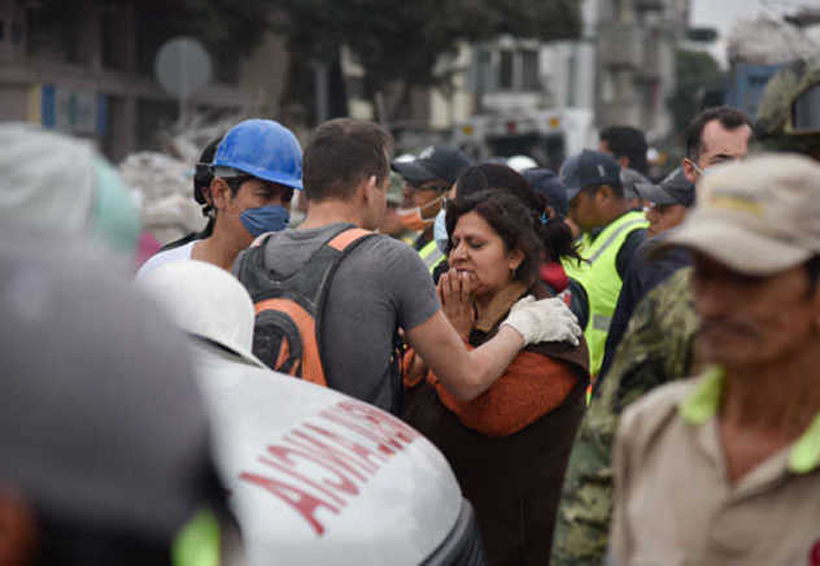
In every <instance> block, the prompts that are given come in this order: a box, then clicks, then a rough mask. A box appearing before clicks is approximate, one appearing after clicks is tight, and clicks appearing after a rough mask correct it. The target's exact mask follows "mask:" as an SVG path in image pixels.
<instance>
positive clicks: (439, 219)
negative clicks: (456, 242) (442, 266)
mask: <svg viewBox="0 0 820 566" xmlns="http://www.w3.org/2000/svg"><path fill="white" fill-rule="evenodd" d="M446 218H447V211H446V210H444V209H441V210H439V212H438V214H436V220H435V221H434V222H433V239H434V240H435V241H436V247H437V248H438V251H440V252H441V253H443V254H446V253H447V244H448V243H449V242H450V237H449V236H448V235H447V222H445V219H446Z"/></svg>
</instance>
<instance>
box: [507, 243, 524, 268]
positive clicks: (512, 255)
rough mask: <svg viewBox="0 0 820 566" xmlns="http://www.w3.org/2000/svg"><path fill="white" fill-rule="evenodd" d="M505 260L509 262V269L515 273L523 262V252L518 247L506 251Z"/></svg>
mask: <svg viewBox="0 0 820 566" xmlns="http://www.w3.org/2000/svg"><path fill="white" fill-rule="evenodd" d="M507 261H508V262H509V266H510V271H512V272H513V273H515V272H516V271H517V270H518V268H519V267H521V264H522V263H524V252H522V251H521V250H519V249H517V248H516V249H514V250H510V251H509V252H507Z"/></svg>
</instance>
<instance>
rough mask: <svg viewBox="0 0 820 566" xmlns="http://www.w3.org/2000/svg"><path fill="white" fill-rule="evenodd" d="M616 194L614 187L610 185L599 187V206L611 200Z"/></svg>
mask: <svg viewBox="0 0 820 566" xmlns="http://www.w3.org/2000/svg"><path fill="white" fill-rule="evenodd" d="M614 196H615V192H614V191H613V189H612V187H610V186H609V185H603V186H601V187H598V190H597V191H595V201H596V203H597V204H598V206H603V205H605V204H606V203H608V202H609V201H611V200H612V199H613V198H614Z"/></svg>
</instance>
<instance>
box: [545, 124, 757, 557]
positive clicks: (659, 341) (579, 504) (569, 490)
mask: <svg viewBox="0 0 820 566" xmlns="http://www.w3.org/2000/svg"><path fill="white" fill-rule="evenodd" d="M750 135H751V128H750V125H749V119H748V118H747V117H746V116H745V115H744V114H743V113H742V112H740V111H739V110H735V109H731V108H709V109H706V110H704V111H703V112H701V113H700V114H698V115H697V116H695V117H694V118H693V119H692V121H691V122H690V123H689V125H688V127H687V130H686V135H685V138H686V157H685V158H684V161H683V163H682V164H681V167H682V169H683V172H684V177H685V178H681V177H680V173H677V174H673V175H672V176H670V177H669V178H668V179H666V181H668V182H674V184H675V185H676V186H679V187H680V194H681V196H683V202H688V201H689V199H690V197H692V198H693V200H697V188H695V192H694V193H690V192H689V189H688V188H687V187H689V185H687V184H686V183H687V182H688V183H693V182H695V181H697V180H699V179H700V177H701V174H700V173H699V171H703V170H705V169H708V168H709V167H712V166H714V165H718V164H720V163H722V162H724V161H733V160H736V159H740V158H742V157H745V155H746V152H747V151H748V145H749V139H750ZM687 171H688V172H687ZM684 195H686V196H684ZM685 210H687V211H688V210H689V209H685ZM670 212H675V211H670ZM677 212H678V213H681V212H684V210H682V209H681V208H677ZM652 214H653V213H652V212H650V214H649V215H650V216H652ZM664 216H665V215H664ZM673 216H674V218H670V219H667V218H657V220H658V222H656V225H662V224H669V223H670V222H669V220H677V219H678V217H679V216H680V215H679V214H674V215H673ZM672 231H674V228H673V229H672ZM669 233H671V232H667V234H669ZM664 237H665V234H663V233H661V234H659V235H658V236H656V237H655V238H650V239H649V240H647V241H646V242H645V243H644V244H643V245H642V246H641V247H640V248H639V249H638V252H637V254H636V261H635V262H634V268H635V269H634V270H633V269H632V268H630V270H629V272H628V273H627V276H626V281H625V283H624V286H623V287H622V291H621V294H619V297H618V303H617V305H616V310H615V313H614V314H613V328H612V329H611V334H610V335H609V336H607V341H606V344H605V348H604V361H603V363H602V365H601V373H600V375H599V379H598V381H597V382H596V384H595V394H594V396H593V398H592V402H591V403H590V407H589V411H588V412H587V414H586V416H585V417H584V420H583V422H582V423H581V427H580V429H579V431H578V436H577V438H576V441H575V446H574V447H573V451H572V455H571V456H570V463H569V466H568V468H567V476H566V480H565V482H564V489H563V492H562V495H561V505H560V507H559V512H558V520H557V525H556V529H555V542H554V545H553V557H552V561H553V564H556V565H562V564H600V562H601V560H603V557H604V554H605V552H606V548H607V541H608V537H609V526H610V521H611V517H612V444H613V440H614V435H615V431H616V429H617V427H618V422H619V419H620V415H621V412H622V411H623V409H624V408H625V407H626V406H627V405H628V404H629V403H631V402H632V401H634V400H635V399H637V398H638V397H640V396H641V395H643V394H645V393H646V392H647V391H650V390H651V389H652V388H654V387H657V386H658V385H660V384H662V383H666V382H667V381H670V380H672V379H679V378H682V377H684V376H686V375H687V374H688V373H689V371H690V370H691V368H692V364H693V357H694V356H693V352H692V347H691V346H692V337H693V335H694V331H695V328H696V327H697V317H696V315H695V314H694V310H693V308H692V306H691V305H692V300H691V291H690V289H689V279H688V277H689V272H690V270H689V268H688V266H689V264H690V257H689V253H688V252H687V251H686V250H682V249H674V250H668V251H666V252H665V253H664V254H663V255H661V256H658V257H654V256H653V254H652V253H651V252H652V250H653V249H654V247H655V244H656V243H657V242H658V241H660V240H663V238H664ZM656 287H657V288H656ZM624 289H626V294H624ZM621 295H623V296H621Z"/></svg>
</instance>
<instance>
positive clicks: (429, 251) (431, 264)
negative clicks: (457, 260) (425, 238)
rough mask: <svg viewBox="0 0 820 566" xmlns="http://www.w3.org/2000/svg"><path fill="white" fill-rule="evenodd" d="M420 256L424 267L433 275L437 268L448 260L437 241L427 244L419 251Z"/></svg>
mask: <svg viewBox="0 0 820 566" xmlns="http://www.w3.org/2000/svg"><path fill="white" fill-rule="evenodd" d="M419 255H420V256H421V259H422V261H423V262H424V265H426V266H427V269H429V270H430V273H433V270H434V269H435V268H436V266H438V264H440V263H441V262H442V261H444V260H445V259H446V256H445V255H444V254H443V253H441V250H439V249H438V246H437V245H436V241H435V240H430V241H429V242H427V244H425V246H424V247H423V248H421V249H420V250H419Z"/></svg>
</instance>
